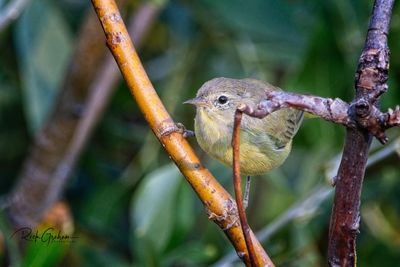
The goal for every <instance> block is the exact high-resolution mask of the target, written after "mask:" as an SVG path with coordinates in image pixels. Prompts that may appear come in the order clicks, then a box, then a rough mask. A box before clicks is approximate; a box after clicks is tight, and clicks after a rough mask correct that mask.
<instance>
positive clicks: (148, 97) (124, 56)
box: [92, 0, 274, 266]
mask: <svg viewBox="0 0 400 267" xmlns="http://www.w3.org/2000/svg"><path fill="white" fill-rule="evenodd" d="M92 3H93V6H94V8H95V10H96V13H97V15H98V17H99V19H100V22H101V24H102V27H103V29H104V32H105V35H106V38H107V45H108V47H109V48H110V50H111V52H112V54H113V56H114V58H115V60H116V61H117V64H118V66H119V68H120V70H121V73H122V75H123V76H124V78H125V81H126V83H127V84H128V87H129V89H130V91H131V93H132V95H133V97H134V99H135V100H136V102H137V104H138V106H139V108H140V110H141V111H142V113H143V114H144V117H145V119H146V120H147V122H148V123H149V125H150V127H151V129H152V130H153V132H154V134H155V135H156V136H157V138H158V139H159V141H160V142H161V144H162V145H163V147H164V148H165V150H166V151H167V153H168V154H169V155H170V156H171V159H172V160H173V161H174V162H175V163H176V165H177V166H178V168H179V169H180V171H181V172H182V174H183V175H184V176H185V177H186V179H187V181H188V182H189V183H190V185H191V186H192V187H193V189H194V190H195V192H196V193H197V195H198V196H199V198H200V199H201V201H202V202H203V203H204V205H205V207H206V210H207V212H208V214H209V217H210V218H211V219H213V220H214V221H215V222H216V223H217V224H218V225H219V226H220V227H221V228H222V229H223V230H224V232H225V234H226V235H227V236H228V238H229V239H230V240H231V242H232V244H233V246H234V247H235V249H236V251H237V252H238V254H239V255H240V256H242V257H243V260H244V262H245V263H246V265H249V257H248V254H247V251H246V244H245V242H244V238H243V234H242V230H241V228H240V225H239V224H238V221H237V220H238V217H237V210H236V206H235V204H234V201H233V199H232V198H231V196H230V195H229V194H228V193H227V192H226V191H225V189H224V188H223V187H222V186H221V185H220V184H219V183H218V182H217V181H216V179H215V178H214V177H213V176H212V175H211V173H210V172H209V171H208V170H207V169H206V168H204V167H203V166H202V165H201V163H200V161H199V159H198V157H197V156H196V155H195V153H194V151H193V150H192V148H191V147H190V145H189V143H188V142H187V141H186V140H185V138H183V136H182V134H181V133H179V131H178V129H177V127H176V125H175V123H174V122H173V120H172V118H171V117H170V116H169V114H168V112H167V111H166V109H165V107H164V106H163V104H162V102H161V100H160V99H159V97H158V95H157V93H156V92H155V90H154V88H153V86H152V84H151V82H150V80H149V78H148V76H147V74H146V71H145V70H144V69H143V66H142V64H141V62H140V59H139V57H138V55H137V54H136V51H135V49H134V46H133V44H132V42H131V39H130V38H129V35H128V33H127V31H126V28H125V25H124V23H123V21H122V18H121V15H120V13H119V11H118V8H117V6H116V4H115V2H114V0H92ZM251 235H252V239H253V244H254V246H255V250H256V255H257V261H258V262H259V263H260V264H262V265H263V266H274V265H273V264H272V262H271V260H270V259H269V257H268V255H267V254H266V253H265V251H264V250H263V248H262V246H261V245H260V243H259V242H258V241H257V239H256V238H255V237H254V234H253V233H251Z"/></svg>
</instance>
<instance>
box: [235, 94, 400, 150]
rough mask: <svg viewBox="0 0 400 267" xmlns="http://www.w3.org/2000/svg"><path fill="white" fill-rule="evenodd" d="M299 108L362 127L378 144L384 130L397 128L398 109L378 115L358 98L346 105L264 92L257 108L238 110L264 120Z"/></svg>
mask: <svg viewBox="0 0 400 267" xmlns="http://www.w3.org/2000/svg"><path fill="white" fill-rule="evenodd" d="M379 96H380V94H379V95H374V96H373V97H371V95H368V97H370V101H371V102H372V103H375V102H376V101H377V97H379ZM288 107H290V108H295V109H301V110H304V111H306V112H308V113H311V114H314V115H315V116H318V117H320V118H322V119H324V120H327V121H330V122H334V123H338V124H342V125H344V126H346V127H348V128H357V127H358V128H363V129H365V130H366V131H368V132H370V133H372V135H374V136H375V137H376V138H377V139H378V140H379V141H380V142H381V143H382V144H385V143H386V142H387V141H388V139H387V137H386V135H385V131H386V130H387V129H388V128H391V127H395V126H398V125H400V107H399V106H397V107H396V108H395V110H392V109H389V110H388V111H387V112H384V113H383V112H381V111H380V110H379V108H378V107H376V106H375V105H374V104H369V102H367V101H366V100H365V98H360V99H358V100H356V101H355V102H353V103H351V104H348V103H346V102H345V101H343V100H341V99H340V98H335V99H331V98H323V97H319V96H312V95H300V94H295V93H291V92H284V91H272V92H268V93H266V100H264V101H261V103H260V104H258V105H257V107H251V106H248V105H240V106H238V109H239V110H241V111H242V112H243V113H245V114H247V115H249V116H252V117H256V118H264V117H265V116H268V115H269V114H271V113H272V112H275V111H277V110H279V109H281V108H288Z"/></svg>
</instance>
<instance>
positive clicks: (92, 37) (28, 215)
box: [8, 12, 105, 227]
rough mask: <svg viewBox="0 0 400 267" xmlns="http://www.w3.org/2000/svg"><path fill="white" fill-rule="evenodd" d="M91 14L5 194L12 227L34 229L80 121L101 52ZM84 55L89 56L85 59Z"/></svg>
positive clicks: (102, 49)
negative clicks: (43, 121) (45, 115)
mask: <svg viewBox="0 0 400 267" xmlns="http://www.w3.org/2000/svg"><path fill="white" fill-rule="evenodd" d="M99 43H101V31H99V30H98V21H97V19H96V15H95V13H94V12H90V13H88V14H87V16H86V18H85V21H84V23H83V25H82V27H81V30H80V33H79V37H78V41H77V46H76V48H75V51H74V55H73V57H72V60H71V62H70V65H69V68H68V71H67V73H66V76H65V79H64V82H63V84H62V88H61V90H60V94H59V95H58V97H57V99H56V101H55V105H54V110H53V111H52V113H51V115H50V117H49V119H48V120H47V122H46V124H45V125H44V127H43V128H42V129H41V130H40V132H38V134H37V136H36V138H35V139H34V140H33V144H32V146H31V148H30V151H29V154H28V156H27V158H26V159H25V162H24V164H23V166H22V169H21V172H20V173H19V175H18V180H17V182H16V184H15V186H14V188H13V190H12V191H11V192H10V194H9V201H8V202H9V203H8V205H9V207H8V214H9V217H10V219H11V221H12V223H13V225H14V227H25V226H30V227H32V226H34V225H36V223H37V222H38V220H40V217H41V216H42V214H43V213H44V212H45V211H46V210H47V209H48V208H50V207H51V206H52V204H53V203H54V201H49V199H48V197H47V195H48V192H50V191H51V190H52V189H51V181H52V179H51V177H52V176H53V174H54V172H55V170H56V168H57V166H58V163H59V162H60V161H61V160H62V158H63V156H64V152H65V150H66V149H67V147H68V144H69V141H70V138H71V137H72V135H73V132H74V129H75V127H76V125H77V123H78V121H79V119H80V118H81V114H82V109H83V107H84V103H85V98H86V96H87V94H88V92H87V88H88V86H89V84H90V82H91V80H92V79H93V77H94V76H95V75H96V70H97V66H98V65H99V63H100V62H101V60H102V59H103V56H104V53H105V49H104V48H103V47H102V46H101V45H98V44H99ZM87 55H91V56H90V57H88V56H87Z"/></svg>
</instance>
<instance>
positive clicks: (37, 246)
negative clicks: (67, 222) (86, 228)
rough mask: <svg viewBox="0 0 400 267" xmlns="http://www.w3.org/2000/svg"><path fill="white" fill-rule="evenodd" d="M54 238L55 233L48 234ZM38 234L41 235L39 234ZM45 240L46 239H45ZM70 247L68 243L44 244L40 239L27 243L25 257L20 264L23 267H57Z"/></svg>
mask: <svg viewBox="0 0 400 267" xmlns="http://www.w3.org/2000/svg"><path fill="white" fill-rule="evenodd" d="M48 233H51V235H53V236H56V235H57V233H56V231H54V232H48ZM39 234H42V232H41V233H39ZM45 238H46V237H45ZM69 247H70V243H69V242H67V243H58V242H49V243H47V242H45V241H43V240H42V239H40V240H36V241H29V243H28V246H27V249H26V253H25V257H24V259H23V262H22V266H23V267H52V266H58V264H59V263H60V261H61V260H62V258H63V256H64V255H65V253H66V252H67V250H68V249H69Z"/></svg>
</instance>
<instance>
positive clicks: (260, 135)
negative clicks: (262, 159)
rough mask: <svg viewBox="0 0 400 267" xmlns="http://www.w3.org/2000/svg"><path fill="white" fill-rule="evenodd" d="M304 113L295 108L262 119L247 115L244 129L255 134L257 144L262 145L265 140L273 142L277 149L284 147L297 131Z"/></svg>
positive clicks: (254, 139) (254, 140)
mask: <svg viewBox="0 0 400 267" xmlns="http://www.w3.org/2000/svg"><path fill="white" fill-rule="evenodd" d="M303 114H304V112H303V111H299V110H295V109H281V110H279V111H276V112H273V113H271V114H269V115H268V116H267V117H265V118H263V119H261V120H260V119H257V118H250V117H247V118H246V120H244V123H243V124H242V129H243V130H244V131H245V132H247V133H248V134H251V135H253V138H252V140H253V142H254V144H255V145H260V146H262V145H263V144H264V143H265V142H272V145H273V147H274V148H275V149H282V148H284V147H285V146H286V145H287V144H288V143H289V142H290V141H291V140H292V139H293V137H294V136H295V134H296V133H297V131H298V129H299V127H300V124H301V122H302V120H303ZM281 120H284V121H283V122H282V121H281ZM260 123H261V125H260Z"/></svg>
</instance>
